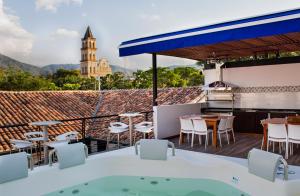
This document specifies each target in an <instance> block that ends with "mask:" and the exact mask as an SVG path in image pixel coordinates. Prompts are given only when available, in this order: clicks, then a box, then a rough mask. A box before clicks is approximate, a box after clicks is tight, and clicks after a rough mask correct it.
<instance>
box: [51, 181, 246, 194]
mask: <svg viewBox="0 0 300 196" xmlns="http://www.w3.org/2000/svg"><path fill="white" fill-rule="evenodd" d="M74 195H84V196H85V195H86V196H96V195H97V196H99V195H100V196H106V195H107V196H248V194H246V193H244V192H242V191H240V190H238V189H236V188H234V187H232V186H230V185H228V184H225V183H223V182H219V181H216V180H209V179H186V178H161V177H137V176H109V177H104V178H99V179H97V180H93V181H89V182H86V183H83V184H79V185H76V186H73V187H69V188H65V189H61V190H57V191H55V192H52V193H49V194H47V196H74Z"/></svg>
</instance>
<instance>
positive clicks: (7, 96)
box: [0, 87, 201, 152]
mask: <svg viewBox="0 0 300 196" xmlns="http://www.w3.org/2000/svg"><path fill="white" fill-rule="evenodd" d="M200 94H201V89H200V88H199V87H190V88H167V89H159V91H158V103H159V105H162V104H163V105H168V104H180V103H189V102H193V101H194V100H196V99H197V98H198V97H199V96H200ZM102 96H103V100H102V104H101V107H100V108H99V111H98V113H97V115H98V116H103V115H113V114H120V113H124V112H129V111H152V90H149V89H134V90H107V91H102ZM99 98H100V94H99V92H97V91H33V92H6V91H0V126H4V125H15V124H26V123H29V122H34V121H42V120H63V119H72V118H81V117H90V116H92V114H93V113H94V110H95V108H96V105H97V102H98V100H99ZM151 117H152V115H150V118H151ZM117 119H118V118H117V117H111V118H105V119H97V120H96V121H95V122H94V123H93V126H92V127H91V126H89V125H90V124H91V122H92V120H88V121H87V129H88V131H89V133H88V134H89V135H92V136H93V137H97V138H100V139H101V138H102V139H104V138H106V134H107V126H108V123H109V122H110V121H116V120H117ZM122 120H124V122H127V119H122ZM142 120H143V117H140V118H136V119H135V121H142ZM81 126H82V125H81V121H70V122H64V123H63V124H62V125H58V126H53V127H50V129H49V135H50V138H54V137H55V136H56V135H59V134H61V133H64V132H68V131H72V130H76V131H80V130H81ZM33 130H37V128H36V127H31V126H20V127H10V128H5V129H1V128H0V152H3V151H8V150H10V144H9V140H10V139H24V133H26V132H28V131H33ZM127 138H128V136H127V134H124V135H122V136H121V139H124V140H125V139H127Z"/></svg>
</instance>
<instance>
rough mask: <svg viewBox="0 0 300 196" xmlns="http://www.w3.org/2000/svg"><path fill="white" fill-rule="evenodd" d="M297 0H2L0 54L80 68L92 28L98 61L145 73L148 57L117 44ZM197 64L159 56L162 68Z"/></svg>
mask: <svg viewBox="0 0 300 196" xmlns="http://www.w3.org/2000/svg"><path fill="white" fill-rule="evenodd" d="M299 7H300V1H299V0H185V1H183V0H147V1H146V0H109V1H107V0H0V43H1V44H0V53H2V54H5V55H8V56H11V57H13V58H16V59H18V60H20V61H23V62H27V63H31V64H34V65H39V66H41V65H46V64H52V63H79V60H80V59H79V58H80V50H79V48H80V38H81V37H82V36H83V34H84V32H85V29H86V27H87V25H90V26H91V28H92V31H93V34H94V36H95V37H96V38H97V47H98V53H97V56H98V58H102V57H105V58H107V59H108V60H109V61H110V63H111V64H117V65H121V66H125V67H128V68H133V69H135V68H147V67H149V66H150V63H151V61H150V60H151V58H150V56H149V55H139V56H134V57H127V58H119V57H118V45H119V44H120V43H121V42H122V41H125V40H129V39H133V38H138V37H142V36H146V35H152V34H158V33H165V32H169V31H174V30H179V29H184V28H189V27H196V26H202V25H206V24H211V23H215V22H221V21H226V20H232V19H237V18H242V17H248V16H253V15H260V14H264V13H270V12H275V11H281V10H286V9H292V8H299ZM192 63H194V61H190V60H186V59H178V58H169V57H159V64H160V65H174V64H192Z"/></svg>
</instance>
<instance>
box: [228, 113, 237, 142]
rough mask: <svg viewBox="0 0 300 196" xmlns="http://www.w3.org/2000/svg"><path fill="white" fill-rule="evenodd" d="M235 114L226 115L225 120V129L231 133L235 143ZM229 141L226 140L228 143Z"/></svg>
mask: <svg viewBox="0 0 300 196" xmlns="http://www.w3.org/2000/svg"><path fill="white" fill-rule="evenodd" d="M234 118H235V116H228V117H227V122H226V129H227V132H228V133H230V132H231V133H232V138H233V142H234V143H235V137H234V131H233V121H234ZM229 143H230V140H228V144H229Z"/></svg>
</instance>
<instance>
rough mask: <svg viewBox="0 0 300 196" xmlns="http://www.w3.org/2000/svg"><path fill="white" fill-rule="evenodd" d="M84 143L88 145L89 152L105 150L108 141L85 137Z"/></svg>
mask: <svg viewBox="0 0 300 196" xmlns="http://www.w3.org/2000/svg"><path fill="white" fill-rule="evenodd" d="M83 143H85V144H86V145H87V147H88V150H89V154H93V153H97V152H102V151H105V150H106V145H107V142H106V141H105V140H100V139H95V138H91V137H88V138H85V139H84V140H83Z"/></svg>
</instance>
